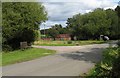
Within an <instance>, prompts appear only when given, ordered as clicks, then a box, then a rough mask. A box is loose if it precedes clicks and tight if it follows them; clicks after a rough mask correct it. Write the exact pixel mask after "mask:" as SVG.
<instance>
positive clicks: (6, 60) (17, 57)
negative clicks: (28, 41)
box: [2, 48, 55, 66]
mask: <svg viewBox="0 0 120 78" xmlns="http://www.w3.org/2000/svg"><path fill="white" fill-rule="evenodd" d="M54 53H55V51H54V50H47V49H42V48H30V49H25V50H23V51H22V50H16V51H11V52H7V53H2V65H3V66H5V65H9V64H14V63H19V62H23V61H28V60H32V59H35V58H39V57H42V56H47V55H51V54H54Z"/></svg>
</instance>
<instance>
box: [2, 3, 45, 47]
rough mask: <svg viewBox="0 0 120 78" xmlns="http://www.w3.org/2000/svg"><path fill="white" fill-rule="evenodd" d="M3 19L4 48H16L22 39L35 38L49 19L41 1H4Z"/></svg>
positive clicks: (30, 40) (28, 40) (29, 40)
mask: <svg viewBox="0 0 120 78" xmlns="http://www.w3.org/2000/svg"><path fill="white" fill-rule="evenodd" d="M2 19H3V20H2V23H3V24H2V27H3V49H4V48H8V47H12V48H13V49H15V48H19V43H20V42H21V41H27V42H28V43H31V42H33V41H34V40H35V38H36V37H35V33H36V32H35V31H36V30H39V24H41V23H42V22H43V21H45V20H47V13H46V11H45V8H44V6H43V5H42V4H41V3H35V2H5V3H2Z"/></svg>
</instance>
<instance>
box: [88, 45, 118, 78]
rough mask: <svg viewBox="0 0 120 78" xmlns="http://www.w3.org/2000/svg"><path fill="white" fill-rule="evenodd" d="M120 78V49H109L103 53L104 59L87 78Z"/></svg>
mask: <svg viewBox="0 0 120 78" xmlns="http://www.w3.org/2000/svg"><path fill="white" fill-rule="evenodd" d="M98 76H100V77H102V78H114V77H115V78H120V47H114V48H108V49H106V50H105V51H104V52H103V59H102V61H101V62H100V63H98V64H96V66H95V67H94V68H93V69H92V70H90V72H89V73H88V75H87V78H97V77H98Z"/></svg>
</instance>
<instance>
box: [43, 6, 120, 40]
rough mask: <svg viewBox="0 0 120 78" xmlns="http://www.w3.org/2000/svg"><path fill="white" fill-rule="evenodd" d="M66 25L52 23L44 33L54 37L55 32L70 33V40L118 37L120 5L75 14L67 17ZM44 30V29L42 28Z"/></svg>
mask: <svg viewBox="0 0 120 78" xmlns="http://www.w3.org/2000/svg"><path fill="white" fill-rule="evenodd" d="M66 24H67V26H66V27H65V28H62V26H61V25H57V24H56V25H54V26H52V28H50V29H46V30H45V31H46V33H45V34H46V35H47V36H51V37H52V38H55V36H56V35H57V34H66V33H67V34H70V35H71V38H72V40H74V37H76V38H77V40H89V39H99V37H100V35H106V36H108V37H109V38H110V39H120V31H119V30H120V6H117V7H116V8H115V9H114V10H113V9H106V10H104V9H102V8H97V9H95V10H94V11H92V12H89V13H85V14H80V13H79V14H76V15H74V16H73V17H72V18H68V19H67V23H66ZM42 31H44V30H42ZM42 31H41V33H42V34H43V32H42Z"/></svg>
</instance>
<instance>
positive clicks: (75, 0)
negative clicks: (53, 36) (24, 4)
mask: <svg viewBox="0 0 120 78" xmlns="http://www.w3.org/2000/svg"><path fill="white" fill-rule="evenodd" d="M39 1H40V2H42V4H43V5H44V6H45V8H46V11H47V13H48V21H46V22H45V28H50V27H51V26H52V25H54V24H62V26H64V27H65V26H66V21H67V18H70V17H72V16H73V15H75V14H78V13H82V14H84V13H88V12H90V11H92V10H94V9H95V8H104V9H108V8H112V9H114V8H115V7H116V6H117V5H118V2H119V0H39ZM43 28H44V26H43V24H42V25H41V26H40V29H43Z"/></svg>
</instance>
